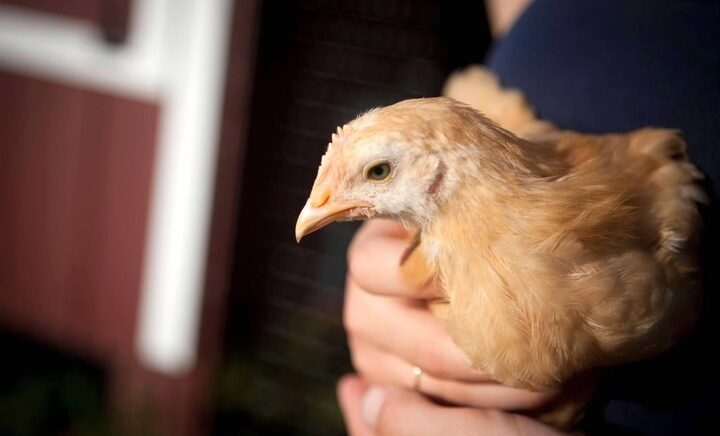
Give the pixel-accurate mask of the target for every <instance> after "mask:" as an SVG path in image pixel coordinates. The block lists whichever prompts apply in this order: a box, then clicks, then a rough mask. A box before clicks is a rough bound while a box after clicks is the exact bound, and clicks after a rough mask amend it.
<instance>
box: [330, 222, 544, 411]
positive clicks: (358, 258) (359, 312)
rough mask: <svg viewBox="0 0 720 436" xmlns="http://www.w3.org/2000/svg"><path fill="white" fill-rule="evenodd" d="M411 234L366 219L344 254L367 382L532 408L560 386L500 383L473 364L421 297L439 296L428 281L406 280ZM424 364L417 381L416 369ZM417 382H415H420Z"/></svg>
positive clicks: (347, 313)
mask: <svg viewBox="0 0 720 436" xmlns="http://www.w3.org/2000/svg"><path fill="white" fill-rule="evenodd" d="M408 239H409V235H408V234H407V232H406V231H405V230H404V229H403V228H402V227H401V226H400V225H398V224H396V223H394V222H392V221H388V220H373V221H369V222H367V223H365V224H364V225H363V227H362V228H361V229H360V230H359V231H358V232H357V234H356V236H355V238H354V239H353V242H352V244H351V246H350V249H349V251H348V264H349V270H350V273H349V274H348V278H347V282H346V295H345V310H344V322H345V328H346V330H347V333H348V343H349V346H350V351H351V355H352V361H353V365H354V366H355V368H356V370H357V371H358V372H359V373H360V374H362V376H363V377H364V378H365V379H366V380H368V381H369V382H371V383H376V384H384V385H392V386H397V387H404V388H413V387H414V388H416V389H417V390H419V391H421V392H422V393H423V394H426V395H429V396H432V397H434V398H436V399H439V400H443V401H445V402H448V403H452V404H456V405H462V406H469V407H481V408H492V409H503V410H532V409H536V408H539V407H541V406H542V405H544V404H546V403H547V402H549V401H550V400H552V399H553V398H555V396H556V395H557V394H558V390H551V391H544V392H532V391H526V390H522V389H515V388H511V387H507V386H504V385H501V384H499V383H497V382H495V381H493V380H492V379H490V378H489V377H488V376H487V375H485V374H481V373H479V372H477V371H475V370H473V369H472V368H471V367H470V363H469V361H468V360H467V358H466V357H465V355H464V354H463V353H462V352H461V351H460V349H459V348H458V347H457V346H456V345H455V344H454V343H453V342H452V340H451V339H450V337H449V336H448V334H447V332H446V331H445V328H444V326H443V323H442V321H441V320H439V319H437V318H436V317H434V316H433V315H432V314H431V313H430V311H429V310H428V309H427V306H426V301H427V300H429V299H434V298H438V297H442V293H441V291H440V290H439V289H438V288H437V287H435V286H433V285H425V286H422V287H420V288H417V287H412V286H409V285H407V284H406V283H405V282H404V281H403V279H402V277H401V275H400V270H399V260H400V258H401V256H402V255H403V253H404V252H405V250H406V249H407V247H408ZM415 367H418V368H420V369H422V371H423V373H422V375H421V376H420V377H419V378H418V379H416V376H415V375H414V374H413V369H414V368H415ZM418 382H419V386H418Z"/></svg>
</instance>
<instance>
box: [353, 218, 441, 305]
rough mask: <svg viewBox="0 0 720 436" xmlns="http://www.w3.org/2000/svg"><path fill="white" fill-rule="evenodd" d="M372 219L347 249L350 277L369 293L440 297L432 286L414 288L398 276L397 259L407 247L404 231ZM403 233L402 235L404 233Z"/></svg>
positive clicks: (407, 241)
mask: <svg viewBox="0 0 720 436" xmlns="http://www.w3.org/2000/svg"><path fill="white" fill-rule="evenodd" d="M376 221H379V220H373V221H370V222H368V223H367V224H365V226H363V227H362V228H361V229H360V230H359V231H358V233H357V234H356V235H355V237H354V238H353V242H352V244H351V245H350V249H349V250H348V269H349V271H350V275H351V276H352V277H353V278H354V279H355V280H356V281H358V282H359V283H360V285H361V286H362V287H363V289H365V290H367V291H368V292H372V293H374V294H380V295H393V296H403V297H409V298H423V299H430V298H440V297H442V296H443V294H442V292H441V290H440V289H439V288H438V287H437V286H436V285H435V284H434V283H428V284H427V285H424V286H420V287H415V286H412V285H410V284H408V283H407V282H406V281H405V280H404V279H403V278H402V275H401V274H400V259H401V258H402V257H403V254H404V253H405V251H406V250H407V248H408V246H409V245H410V241H409V236H407V232H405V231H404V230H403V231H399V230H398V229H397V227H396V226H397V225H396V224H389V223H388V222H386V221H380V222H376ZM403 232H404V233H403Z"/></svg>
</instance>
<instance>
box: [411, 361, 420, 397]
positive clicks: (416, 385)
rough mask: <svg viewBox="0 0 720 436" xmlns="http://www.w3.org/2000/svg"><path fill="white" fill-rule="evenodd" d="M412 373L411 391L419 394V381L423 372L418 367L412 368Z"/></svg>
mask: <svg viewBox="0 0 720 436" xmlns="http://www.w3.org/2000/svg"><path fill="white" fill-rule="evenodd" d="M412 373H413V389H415V391H417V392H420V379H421V378H422V375H423V370H422V369H421V368H420V367H419V366H414V367H413V369H412Z"/></svg>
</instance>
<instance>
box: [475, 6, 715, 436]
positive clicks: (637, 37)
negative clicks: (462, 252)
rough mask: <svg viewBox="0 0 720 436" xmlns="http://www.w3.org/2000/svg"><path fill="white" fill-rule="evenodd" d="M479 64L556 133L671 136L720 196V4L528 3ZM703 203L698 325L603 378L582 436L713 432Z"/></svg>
mask: <svg viewBox="0 0 720 436" xmlns="http://www.w3.org/2000/svg"><path fill="white" fill-rule="evenodd" d="M488 64H489V66H490V68H492V69H493V70H494V71H495V72H497V73H498V75H499V77H500V79H501V81H502V82H503V84H504V85H505V86H510V87H514V88H518V89H520V90H521V91H523V92H524V93H525V94H526V95H527V97H528V100H529V101H530V102H531V103H532V104H533V105H534V106H535V107H536V108H537V110H538V113H539V115H540V117H541V118H544V119H548V120H550V121H553V122H554V123H556V124H558V125H559V126H560V127H562V128H567V129H572V130H577V131H581V132H591V133H605V132H623V131H628V130H631V129H636V128H639V127H643V126H658V127H672V128H677V129H679V130H680V131H681V133H682V135H683V137H684V138H685V140H686V142H687V145H688V154H689V155H690V158H691V160H692V161H693V162H694V163H695V164H696V165H697V166H698V167H699V168H700V169H701V170H702V171H703V172H704V173H705V174H706V175H707V176H708V179H707V180H706V183H705V187H706V189H707V190H708V191H710V192H711V193H714V194H715V195H714V196H715V197H716V196H717V195H718V193H720V189H719V188H720V2H716V1H679V0H676V1H672V0H664V1H663V0H658V1H638V0H602V1H583V0H536V1H535V2H534V3H533V4H532V5H531V6H530V7H529V8H528V10H527V11H526V12H525V13H524V14H523V16H522V17H521V18H520V19H519V20H518V21H517V23H516V24H515V26H514V27H513V29H511V31H510V32H509V33H508V35H507V36H506V37H505V38H504V39H503V40H502V41H500V42H499V43H498V44H497V45H496V46H495V47H494V48H493V49H492V51H491V54H490V57H489V59H488ZM713 202H714V206H713V207H711V208H704V209H703V214H704V218H705V227H706V230H705V234H704V236H703V249H702V250H703V253H702V256H703V263H704V281H705V295H706V297H705V305H704V306H705V307H704V314H703V318H702V321H701V322H700V324H699V326H698V328H697V329H696V330H695V332H694V333H693V334H692V335H691V336H690V337H689V338H687V339H686V340H685V341H683V342H682V343H681V344H679V345H678V346H677V347H675V348H674V349H673V350H672V351H671V352H669V353H666V354H664V355H663V356H660V357H658V358H656V359H652V360H650V361H644V362H639V363H635V364H631V365H625V366H621V367H616V368H612V369H609V370H608V371H606V374H605V376H604V379H603V382H602V383H601V388H600V389H599V391H598V393H597V395H596V397H595V400H594V402H593V403H592V404H591V406H590V408H589V409H588V413H587V418H586V419H585V421H584V423H583V426H584V428H585V429H586V430H587V431H588V432H590V433H602V434H608V433H609V434H653V435H661V434H663V435H664V434H668V435H671V434H683V435H685V434H707V431H708V428H717V427H718V426H719V424H720V407H718V406H719V405H720V402H719V401H718V399H719V398H720V394H719V393H718V390H719V389H720V383H718V376H717V375H716V373H717V372H719V371H720V362H719V361H718V359H717V358H715V357H711V354H714V350H715V348H716V345H717V344H718V341H717V338H719V337H720V336H719V333H720V329H719V328H718V326H717V322H716V321H715V319H717V318H718V315H719V314H720V308H718V306H717V303H716V301H715V300H716V298H715V294H717V293H718V290H719V287H718V278H717V275H718V274H717V273H716V272H715V270H716V269H718V266H720V264H718V262H716V261H715V259H714V257H715V255H716V252H717V247H718V245H717V243H718V240H719V239H718V231H717V228H716V227H717V226H716V224H715V223H716V222H718V213H717V198H714V199H713ZM708 425H710V427H708Z"/></svg>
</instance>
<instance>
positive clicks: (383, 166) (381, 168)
mask: <svg viewBox="0 0 720 436" xmlns="http://www.w3.org/2000/svg"><path fill="white" fill-rule="evenodd" d="M389 175H390V164H389V163H387V162H382V163H379V164H375V165H373V166H371V167H370V168H368V170H367V178H368V179H370V180H375V181H381V180H385V179H387V177H388V176H389Z"/></svg>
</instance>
